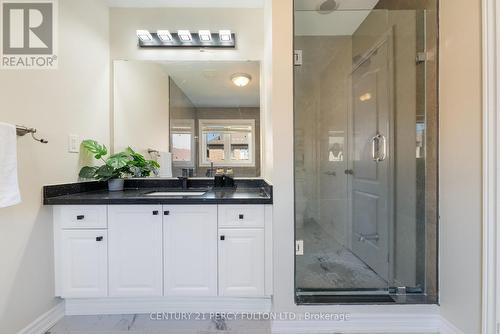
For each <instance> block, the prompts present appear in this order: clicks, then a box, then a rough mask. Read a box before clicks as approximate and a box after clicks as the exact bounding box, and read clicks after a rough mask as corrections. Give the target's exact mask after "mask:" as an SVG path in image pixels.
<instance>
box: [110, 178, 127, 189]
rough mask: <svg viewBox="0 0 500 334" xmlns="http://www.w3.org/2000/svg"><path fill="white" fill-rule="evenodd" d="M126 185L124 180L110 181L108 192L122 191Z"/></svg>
mask: <svg viewBox="0 0 500 334" xmlns="http://www.w3.org/2000/svg"><path fill="white" fill-rule="evenodd" d="M124 184H125V180H124V179H111V180H108V190H109V191H122V190H123V186H124Z"/></svg>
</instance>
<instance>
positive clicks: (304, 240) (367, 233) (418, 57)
mask: <svg viewBox="0 0 500 334" xmlns="http://www.w3.org/2000/svg"><path fill="white" fill-rule="evenodd" d="M294 5H295V10H294V23H295V28H294V30H295V35H294V49H295V51H294V65H295V66H294V120H295V121H294V122H295V129H294V131H295V132H294V133H295V134H294V140H295V143H294V145H295V146H294V147H295V152H294V153H295V166H294V167H295V234H296V238H295V239H296V257H295V296H296V302H297V303H299V304H308V303H372V302H373V303H436V302H437V209H438V208H437V166H438V156H437V128H438V126H437V125H438V123H437V120H438V105H437V66H438V64H437V60H438V54H437V52H438V49H437V18H438V17H437V15H438V3H437V0H435V1H433V0H429V1H427V0H413V1H402V0H380V1H377V0H363V1H353V0H336V1H334V0H317V1H316V0H295V3H294Z"/></svg>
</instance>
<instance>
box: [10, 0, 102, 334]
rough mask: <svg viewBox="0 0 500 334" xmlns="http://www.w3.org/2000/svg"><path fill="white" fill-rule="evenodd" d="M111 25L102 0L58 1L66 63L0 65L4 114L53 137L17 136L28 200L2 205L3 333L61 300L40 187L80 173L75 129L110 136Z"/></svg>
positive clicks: (48, 219) (48, 212)
mask: <svg viewBox="0 0 500 334" xmlns="http://www.w3.org/2000/svg"><path fill="white" fill-rule="evenodd" d="M108 26H109V22H108V9H107V8H106V7H105V6H104V5H103V3H102V2H101V1H98V0H86V1H81V0H59V36H58V37H59V52H58V56H59V69H57V70H29V71H21V70H20V71H17V70H9V71H0V101H1V106H0V121H2V122H8V123H13V124H22V125H26V126H32V127H36V128H37V129H38V130H39V132H40V133H39V135H40V136H43V137H44V138H47V139H48V140H49V144H46V145H44V144H40V143H37V142H35V141H33V140H32V139H31V137H30V136H26V137H24V138H19V139H18V155H19V157H18V162H19V179H20V185H21V192H22V197H23V202H22V204H19V205H17V206H14V207H10V208H5V209H0V268H1V270H0V333H6V334H7V333H8V334H13V333H16V332H18V331H19V330H20V329H22V328H23V327H25V326H26V325H27V324H29V323H30V322H31V321H33V320H34V319H35V318H36V317H38V316H40V315H41V314H43V313H44V312H46V311H48V310H49V309H50V308H51V307H52V306H54V305H55V304H56V303H57V302H58V301H57V300H56V299H55V298H54V274H53V266H54V265H53V251H52V247H53V246H52V245H53V242H52V213H51V210H50V207H44V206H42V205H41V187H42V185H44V184H49V183H60V182H68V181H75V180H76V179H77V174H78V169H79V155H78V154H70V153H67V142H68V140H67V136H68V134H70V133H72V134H78V135H80V137H81V138H84V137H89V138H95V139H97V140H99V141H101V142H103V143H106V144H107V143H108V142H109V112H108V110H109V109H108V105H109V47H108V45H109V44H108Z"/></svg>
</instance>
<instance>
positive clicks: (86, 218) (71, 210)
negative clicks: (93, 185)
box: [54, 205, 108, 229]
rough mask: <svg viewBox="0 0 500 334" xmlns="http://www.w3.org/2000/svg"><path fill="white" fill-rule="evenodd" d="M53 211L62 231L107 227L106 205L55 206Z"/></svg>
mask: <svg viewBox="0 0 500 334" xmlns="http://www.w3.org/2000/svg"><path fill="white" fill-rule="evenodd" d="M54 210H55V216H56V218H57V219H58V220H59V227H60V228H63V229H73V228H74V229H87V228H94V229H95V228H107V227H108V224H107V206H106V205H65V206H56V207H55V209H54Z"/></svg>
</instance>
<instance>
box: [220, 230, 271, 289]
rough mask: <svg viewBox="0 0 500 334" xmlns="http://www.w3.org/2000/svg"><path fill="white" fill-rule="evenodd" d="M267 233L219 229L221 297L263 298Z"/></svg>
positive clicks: (262, 231)
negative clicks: (265, 237)
mask: <svg viewBox="0 0 500 334" xmlns="http://www.w3.org/2000/svg"><path fill="white" fill-rule="evenodd" d="M264 268H265V262H264V230H263V229H247V228H241V229H239V228H233V229H231V228H223V229H219V295H220V296H234V297H248V296H263V295H264V279H265V277H264V271H265V270H264Z"/></svg>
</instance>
